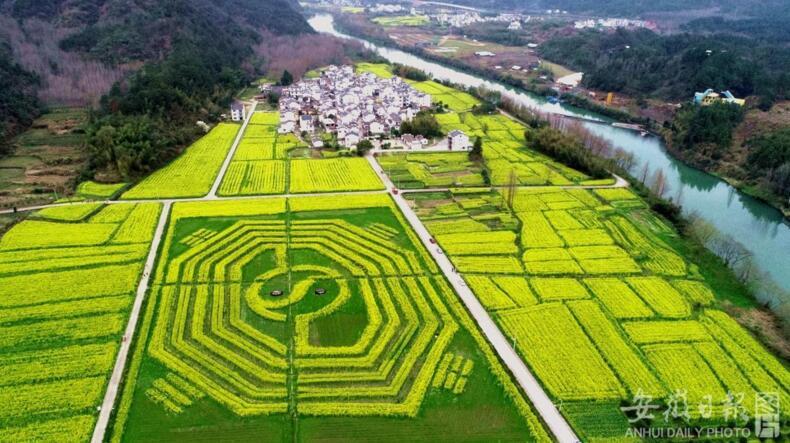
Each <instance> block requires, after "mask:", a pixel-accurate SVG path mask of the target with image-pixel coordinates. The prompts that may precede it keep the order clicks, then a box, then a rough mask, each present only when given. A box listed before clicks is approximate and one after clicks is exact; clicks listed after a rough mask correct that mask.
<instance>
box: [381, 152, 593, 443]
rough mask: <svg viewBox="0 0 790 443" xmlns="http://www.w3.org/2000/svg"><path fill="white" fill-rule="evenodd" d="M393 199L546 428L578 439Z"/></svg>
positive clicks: (399, 200) (403, 203)
mask: <svg viewBox="0 0 790 443" xmlns="http://www.w3.org/2000/svg"><path fill="white" fill-rule="evenodd" d="M367 158H368V161H369V162H370V165H371V166H372V167H373V170H375V171H376V173H377V174H378V175H379V177H380V178H381V180H382V181H383V182H384V183H385V184H386V185H387V187H388V188H389V189H393V188H394V186H393V184H392V181H391V180H390V179H389V177H388V176H387V174H386V173H384V170H383V169H382V168H381V166H379V164H378V162H377V161H376V159H375V158H374V157H373V156H371V155H369V156H367ZM393 198H394V200H395V203H396V204H397V205H398V208H400V210H401V212H403V215H404V216H405V217H406V220H408V222H409V224H410V225H411V227H412V228H413V229H414V230H415V231H416V232H417V235H418V236H419V237H420V240H422V243H423V244H424V245H425V247H426V248H428V251H429V252H430V253H431V256H433V258H434V260H435V261H436V263H437V264H438V265H439V268H441V270H442V272H443V273H444V275H445V276H446V277H447V279H448V280H449V281H450V284H451V285H452V286H453V288H454V289H455V292H456V293H458V295H459V296H460V297H461V301H463V302H464V304H465V305H466V307H467V309H469V312H470V313H471V314H472V317H473V318H474V319H475V321H476V322H477V324H478V326H480V329H481V330H482V331H483V334H485V336H486V338H488V341H489V343H491V344H492V345H493V346H494V349H495V350H496V352H497V354H499V357H500V358H501V359H502V361H503V362H504V363H505V364H506V365H507V367H508V368H509V369H510V372H511V373H512V374H513V376H514V377H515V378H516V380H517V381H518V383H519V385H521V387H522V389H524V392H526V394H527V396H528V397H529V399H530V401H531V402H532V404H533V405H534V407H535V409H536V410H537V411H538V413H539V414H540V416H541V417H542V418H543V421H544V422H546V424H547V425H548V427H549V429H551V432H552V433H553V434H554V436H555V437H557V439H558V440H559V441H560V442H562V443H566V442H567V443H572V442H578V441H580V440H579V438H578V437H577V436H576V434H575V433H574V432H573V429H571V426H570V425H569V424H568V422H567V421H566V420H565V418H564V417H563V416H562V414H560V412H559V410H558V409H557V407H556V406H554V403H553V402H552V401H551V399H550V398H549V396H548V395H547V394H546V392H545V391H544V390H543V388H541V386H540V384H539V383H538V381H537V380H536V379H535V376H534V375H532V373H531V372H530V370H529V369H528V368H527V365H526V364H524V361H523V360H522V359H521V357H520V356H519V355H518V353H517V352H516V351H515V349H513V347H512V346H511V345H510V342H509V341H508V339H507V337H505V335H504V334H503V333H502V331H501V330H500V329H499V327H498V326H497V325H496V323H494V320H492V319H491V316H489V315H488V312H487V311H486V310H485V308H484V307H483V305H482V304H480V301H479V300H478V299H477V297H476V296H475V295H474V293H472V291H471V290H470V289H469V287H468V286H467V285H466V282H465V281H464V279H463V278H462V277H461V275H460V274H457V273H456V272H455V267H454V266H453V264H452V263H451V262H450V259H448V258H447V255H445V254H444V252H443V251H442V250H441V248H439V247H438V246H437V245H435V244H432V243H431V234H430V233H429V232H428V229H426V228H425V225H423V224H422V221H420V219H419V217H417V214H416V213H415V212H414V211H413V210H412V209H411V206H409V203H408V201H407V200H406V199H405V198H404V197H403V195H402V194H400V193H399V194H398V195H394V196H393Z"/></svg>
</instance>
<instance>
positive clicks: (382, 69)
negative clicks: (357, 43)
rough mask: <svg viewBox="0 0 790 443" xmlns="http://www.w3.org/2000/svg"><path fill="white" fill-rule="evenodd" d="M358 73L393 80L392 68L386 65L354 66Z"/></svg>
mask: <svg viewBox="0 0 790 443" xmlns="http://www.w3.org/2000/svg"><path fill="white" fill-rule="evenodd" d="M354 68H355V69H356V72H357V73H363V72H370V73H371V74H375V75H376V76H378V77H381V78H392V77H393V75H392V67H391V66H390V65H387V64H384V63H357V64H356V65H354Z"/></svg>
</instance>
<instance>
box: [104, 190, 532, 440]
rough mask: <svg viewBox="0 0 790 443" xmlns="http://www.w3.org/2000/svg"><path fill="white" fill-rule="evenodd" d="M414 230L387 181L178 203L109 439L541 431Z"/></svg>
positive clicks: (525, 434) (524, 434)
mask: <svg viewBox="0 0 790 443" xmlns="http://www.w3.org/2000/svg"><path fill="white" fill-rule="evenodd" d="M231 203H232V204H231ZM418 244H419V243H418V242H417V239H416V237H415V234H413V233H412V232H411V231H410V230H409V229H408V228H406V227H405V226H404V225H403V220H402V218H401V216H400V214H399V212H398V211H397V209H395V207H394V205H393V203H392V201H391V200H390V199H389V197H388V196H386V195H383V194H378V195H376V194H368V195H359V196H354V195H352V196H332V197H320V198H315V197H304V198H293V199H288V200H285V199H278V198H274V199H267V200H260V201H249V202H239V201H236V202H213V203H204V202H194V203H178V204H176V205H175V206H174V207H173V211H172V215H171V218H170V224H169V229H168V232H167V236H166V239H165V242H164V249H163V251H164V252H163V256H162V259H161V261H160V266H159V268H158V270H157V273H156V281H155V285H154V290H153V292H152V299H151V301H150V303H149V304H148V309H147V312H146V313H145V317H144V318H143V319H142V330H141V337H142V340H141V341H140V342H139V344H138V346H137V347H136V349H135V350H134V356H133V359H132V364H131V368H132V369H131V372H130V374H129V380H130V382H129V383H128V384H127V385H126V388H125V390H124V393H123V398H122V400H121V406H120V409H119V412H118V421H117V422H116V425H115V428H114V437H113V439H114V440H122V441H141V440H144V441H150V440H167V439H173V438H178V439H185V438H187V439H188V438H192V436H194V438H211V437H212V436H213V437H216V438H224V439H227V438H233V439H234V440H249V439H257V438H260V436H261V435H263V434H265V435H267V437H266V439H267V441H294V440H306V441H312V440H315V439H317V438H320V437H321V436H325V435H327V433H330V434H331V435H333V436H335V438H338V439H342V440H349V439H350V440H363V441H364V440H370V441H381V440H394V439H412V438H415V437H417V436H423V435H432V436H439V435H441V436H442V437H440V439H441V440H445V441H479V440H489V441H490V440H512V439H518V440H523V439H525V438H540V439H545V438H547V434H546V433H545V430H544V429H543V428H542V426H541V425H540V423H539V421H538V420H537V418H536V416H535V415H534V412H533V411H532V409H531V407H530V406H529V404H528V403H527V402H526V401H525V399H524V397H523V396H522V394H521V393H520V392H519V391H518V389H517V388H516V387H515V386H514V385H513V382H512V381H511V380H510V378H509V376H508V375H507V374H506V373H505V372H504V369H503V368H502V366H501V364H500V363H499V361H498V360H497V359H496V358H495V356H494V354H493V352H492V350H491V348H490V346H489V345H488V344H487V343H486V342H485V341H484V339H483V337H482V336H481V334H480V332H478V330H477V328H476V326H475V325H474V323H472V321H471V319H470V317H469V316H468V315H467V313H466V311H465V310H464V308H463V307H462V306H461V304H460V302H459V301H458V299H457V298H456V297H455V296H454V294H453V293H452V291H451V290H450V288H449V286H448V285H447V283H446V282H445V281H444V278H443V277H442V276H441V274H439V273H438V271H437V269H436V266H435V265H434V264H433V262H432V261H431V259H430V257H429V256H428V255H427V251H425V250H424V249H423V248H422V247H421V246H418ZM273 291H282V295H280V296H273V295H272V294H273V293H274V292H273ZM477 414H482V415H483V416H491V417H496V420H495V421H494V422H484V421H481V420H475V421H470V418H471V417H473V416H477ZM448 423H458V424H460V423H464V425H463V426H454V427H448V426H447V424H448ZM230 436H232V437H230ZM434 438H435V437H434Z"/></svg>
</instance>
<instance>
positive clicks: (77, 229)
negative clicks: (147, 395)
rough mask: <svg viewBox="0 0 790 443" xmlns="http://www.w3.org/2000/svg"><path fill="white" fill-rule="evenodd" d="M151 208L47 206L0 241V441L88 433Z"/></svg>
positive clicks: (154, 215)
mask: <svg viewBox="0 0 790 443" xmlns="http://www.w3.org/2000/svg"><path fill="white" fill-rule="evenodd" d="M55 210H57V211H55ZM160 210H161V205H159V204H157V203H144V204H136V205H135V204H114V205H107V206H102V205H91V204H86V205H74V206H66V207H62V208H52V209H51V210H45V211H41V212H40V213H39V214H38V215H37V216H36V217H35V219H33V218H31V219H30V220H28V221H24V222H22V223H20V224H17V225H16V226H14V227H13V228H12V229H11V230H10V231H9V232H8V233H6V234H5V236H3V237H2V239H0V280H2V285H0V367H2V371H0V404H2V405H3V407H2V408H0V441H34V440H35V441H55V440H58V439H62V438H63V436H66V435H68V438H69V439H71V440H73V441H86V440H88V439H89V438H90V435H91V433H92V432H93V424H94V422H95V408H96V405H98V404H99V403H101V398H102V396H103V395H104V390H105V388H106V383H107V380H108V378H109V373H110V371H111V369H112V367H113V364H114V363H115V354H116V351H117V348H118V343H119V341H120V339H121V334H122V333H123V329H124V327H125V326H126V319H127V316H128V312H129V309H130V306H131V303H132V300H133V299H134V290H135V288H136V287H137V283H138V281H139V279H140V273H141V270H142V264H143V261H144V260H145V256H146V255H147V253H148V249H149V247H150V243H151V239H152V237H153V231H154V227H155V225H156V222H157V219H158V217H159V211H160Z"/></svg>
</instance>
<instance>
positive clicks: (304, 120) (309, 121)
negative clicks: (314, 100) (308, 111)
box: [299, 115, 315, 132]
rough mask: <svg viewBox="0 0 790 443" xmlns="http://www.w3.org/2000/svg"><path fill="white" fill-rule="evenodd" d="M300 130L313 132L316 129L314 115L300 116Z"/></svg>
mask: <svg viewBox="0 0 790 443" xmlns="http://www.w3.org/2000/svg"><path fill="white" fill-rule="evenodd" d="M299 130H300V131H304V132H313V131H314V130H315V125H314V124H313V116H312V115H302V116H300V117H299Z"/></svg>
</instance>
